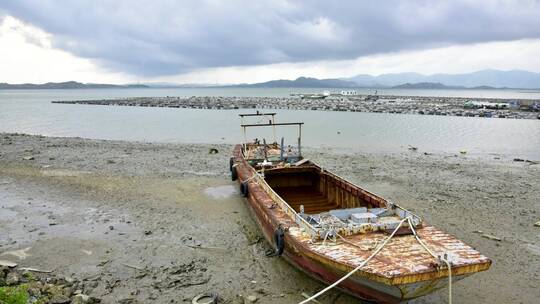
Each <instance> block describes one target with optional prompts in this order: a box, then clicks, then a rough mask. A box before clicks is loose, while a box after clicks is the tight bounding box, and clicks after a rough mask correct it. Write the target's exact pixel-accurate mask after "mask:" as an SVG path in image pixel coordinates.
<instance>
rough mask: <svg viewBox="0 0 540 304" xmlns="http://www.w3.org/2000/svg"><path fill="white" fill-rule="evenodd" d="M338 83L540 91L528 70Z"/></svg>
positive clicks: (366, 78) (356, 78) (538, 81)
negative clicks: (422, 84) (435, 84)
mask: <svg viewBox="0 0 540 304" xmlns="http://www.w3.org/2000/svg"><path fill="white" fill-rule="evenodd" d="M342 80H346V81H352V82H355V83H356V84H357V85H358V86H361V87H393V86H399V85H403V84H407V83H408V84H420V83H440V84H442V85H445V86H450V87H465V88H478V89H479V88H481V87H485V88H520V89H537V88H540V73H533V72H528V71H520V70H513V71H499V70H481V71H477V72H473V73H464V74H433V75H422V74H418V73H397V74H382V75H379V76H372V75H367V74H360V75H356V76H354V77H349V78H343V79H342Z"/></svg>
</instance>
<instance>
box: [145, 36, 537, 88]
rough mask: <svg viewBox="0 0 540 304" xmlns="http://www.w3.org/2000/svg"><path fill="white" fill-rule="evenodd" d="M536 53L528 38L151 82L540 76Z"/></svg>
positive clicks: (204, 71) (219, 70) (198, 73)
mask: <svg viewBox="0 0 540 304" xmlns="http://www.w3.org/2000/svg"><path fill="white" fill-rule="evenodd" d="M538 54H540V39H526V40H517V41H506V42H491V43H480V44H473V45H460V46H450V47H442V48H434V49H428V50H421V51H407V52H397V53H391V54H382V55H373V56H365V57H360V58H357V59H355V60H336V61H314V62H304V63H280V64H271V65H260V66H249V67H228V68H214V69H200V70H196V71H194V72H191V73H187V74H184V75H178V76H168V77H159V78H155V79H157V80H159V81H177V82H186V83H239V82H245V83H254V82H262V81H267V80H272V79H295V78H297V77H300V76H311V77H317V78H341V77H349V76H354V75H357V74H372V75H378V74H384V73H402V72H416V73H421V74H436V73H449V74H452V73H467V72H474V71H478V70H483V69H499V70H514V69H519V70H527V71H533V72H540V56H538Z"/></svg>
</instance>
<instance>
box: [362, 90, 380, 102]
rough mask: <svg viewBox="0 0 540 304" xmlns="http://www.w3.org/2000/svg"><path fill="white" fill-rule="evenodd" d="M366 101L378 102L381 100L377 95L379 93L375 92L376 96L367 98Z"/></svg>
mask: <svg viewBox="0 0 540 304" xmlns="http://www.w3.org/2000/svg"><path fill="white" fill-rule="evenodd" d="M364 100H365V101H377V100H379V95H377V91H376V90H375V94H373V95H368V96H366V98H365V99H364Z"/></svg>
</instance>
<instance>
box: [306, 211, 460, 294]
mask: <svg viewBox="0 0 540 304" xmlns="http://www.w3.org/2000/svg"><path fill="white" fill-rule="evenodd" d="M405 221H407V222H408V224H409V227H410V228H411V231H412V232H413V235H414V237H415V238H416V240H417V241H418V242H419V243H420V245H422V247H424V249H426V251H427V252H428V253H429V254H430V255H431V256H432V257H434V258H435V259H437V260H441V261H443V262H444V263H446V266H447V267H448V303H449V304H452V269H451V265H450V262H449V261H448V260H447V259H446V258H440V257H438V256H436V255H435V254H434V253H433V251H431V250H430V249H429V248H428V247H427V246H426V244H425V243H424V242H423V241H422V240H421V239H420V237H418V235H417V234H416V230H414V226H413V223H412V221H411V217H406V218H404V219H403V220H401V222H399V224H398V226H397V227H396V229H394V231H392V233H391V234H390V236H389V237H388V238H387V239H386V240H384V242H383V243H382V244H381V245H380V246H379V247H378V248H377V249H376V250H375V251H374V252H373V253H372V254H371V255H370V256H369V257H368V258H367V259H366V260H364V261H363V262H362V263H361V264H360V265H358V266H357V267H356V268H355V269H353V270H351V271H350V272H349V273H347V274H346V275H344V276H343V277H341V278H340V279H339V280H337V281H335V282H334V283H333V284H332V285H329V286H328V287H326V288H325V289H323V290H321V291H319V292H318V293H316V294H314V295H313V296H311V297H309V298H307V299H306V300H304V301H302V302H300V303H299V304H306V303H308V302H311V301H313V300H315V299H316V298H318V297H319V296H321V295H322V294H324V293H326V292H327V291H329V290H330V289H332V288H334V287H336V286H337V285H339V284H340V283H341V282H343V281H345V280H346V279H347V278H348V277H350V276H351V275H353V274H354V273H355V272H357V271H358V270H360V269H361V268H362V267H364V266H365V265H366V264H367V263H368V262H369V261H370V260H371V259H372V258H373V257H375V256H376V255H377V254H378V253H379V252H380V251H381V250H382V249H383V247H384V246H385V245H386V244H387V243H388V242H389V241H390V239H392V237H394V235H395V234H396V232H397V231H398V229H399V228H400V227H401V225H403V223H404V222H405Z"/></svg>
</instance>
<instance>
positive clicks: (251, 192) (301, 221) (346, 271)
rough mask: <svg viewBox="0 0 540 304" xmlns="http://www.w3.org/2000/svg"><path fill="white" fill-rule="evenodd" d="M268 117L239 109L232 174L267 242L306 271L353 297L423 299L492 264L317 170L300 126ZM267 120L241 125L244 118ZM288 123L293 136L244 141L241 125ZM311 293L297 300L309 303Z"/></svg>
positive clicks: (454, 240) (393, 207) (408, 215)
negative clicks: (305, 151)
mask: <svg viewBox="0 0 540 304" xmlns="http://www.w3.org/2000/svg"><path fill="white" fill-rule="evenodd" d="M275 115H276V113H260V112H258V111H257V113H254V114H240V117H241V119H242V124H241V128H242V131H243V134H244V142H243V143H241V144H238V145H236V146H235V147H234V150H233V156H232V157H231V159H230V170H231V177H232V179H233V180H238V183H239V185H240V192H241V194H242V195H243V196H244V197H245V198H246V200H247V203H248V205H249V207H250V210H251V211H252V213H253V215H254V217H255V219H256V220H257V222H258V224H259V226H260V228H261V230H262V232H263V234H264V236H265V238H266V240H267V241H268V242H269V243H270V244H272V245H273V246H274V247H275V251H273V252H272V253H271V255H277V256H282V257H283V258H285V259H286V260H287V261H289V262H290V263H291V264H292V265H294V266H296V267H298V268H299V269H300V270H302V271H304V272H306V273H307V274H308V275H310V276H312V277H314V278H316V279H318V280H320V281H322V282H324V283H327V284H331V285H330V286H329V287H327V288H325V289H324V290H322V291H321V292H319V293H318V294H316V295H314V296H313V297H312V298H314V297H316V296H318V295H320V294H322V293H323V292H325V291H327V290H328V289H329V288H332V287H337V288H339V289H341V290H343V291H345V292H347V293H349V294H352V295H354V296H356V297H358V298H361V299H364V300H368V301H374V302H377V303H398V302H402V301H407V300H410V299H413V298H417V297H421V296H424V295H427V294H429V293H431V292H433V291H435V290H438V289H440V288H444V287H446V286H448V287H449V297H450V298H451V284H452V282H455V281H457V280H461V279H463V278H465V277H467V276H470V275H472V274H474V273H476V272H480V271H484V270H487V269H489V267H490V265H491V260H490V259H489V258H487V257H485V256H483V255H482V254H480V253H479V252H478V251H476V250H475V249H473V248H472V247H470V246H469V245H466V244H465V243H463V242H462V241H460V240H458V239H457V238H455V237H454V236H452V235H450V234H447V233H445V232H443V231H441V230H439V229H437V228H435V227H433V226H430V225H428V224H427V223H426V222H425V221H424V220H423V219H422V218H420V217H419V216H418V215H416V214H413V213H412V212H410V211H408V210H406V209H405V208H403V207H401V206H399V205H398V204H395V203H393V202H391V201H389V200H386V199H384V198H382V197H380V196H378V195H376V194H374V193H371V192H369V191H367V190H365V189H363V188H361V187H359V186H357V185H355V184H353V183H351V182H350V181H347V180H345V179H344V178H342V177H340V176H338V175H336V174H334V173H332V172H330V171H328V170H326V169H324V168H322V167H321V166H319V165H317V164H316V163H314V162H312V161H310V160H309V159H306V158H304V157H303V155H302V148H301V137H302V125H303V123H301V122H293V123H276V122H275ZM253 117H257V118H264V119H267V120H266V121H267V122H264V123H254V124H247V123H244V119H249V118H253ZM283 126H293V127H297V128H298V139H297V140H298V141H297V143H295V144H294V145H288V146H286V145H285V144H284V139H283V138H282V139H281V143H279V144H278V143H277V141H276V140H275V138H274V140H273V142H272V143H266V140H265V139H263V140H262V141H261V140H259V139H255V140H254V141H252V142H248V141H247V135H246V130H247V129H251V128H272V129H274V137H275V129H276V127H283ZM309 300H311V299H308V300H306V301H303V302H302V303H307V301H309Z"/></svg>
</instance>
